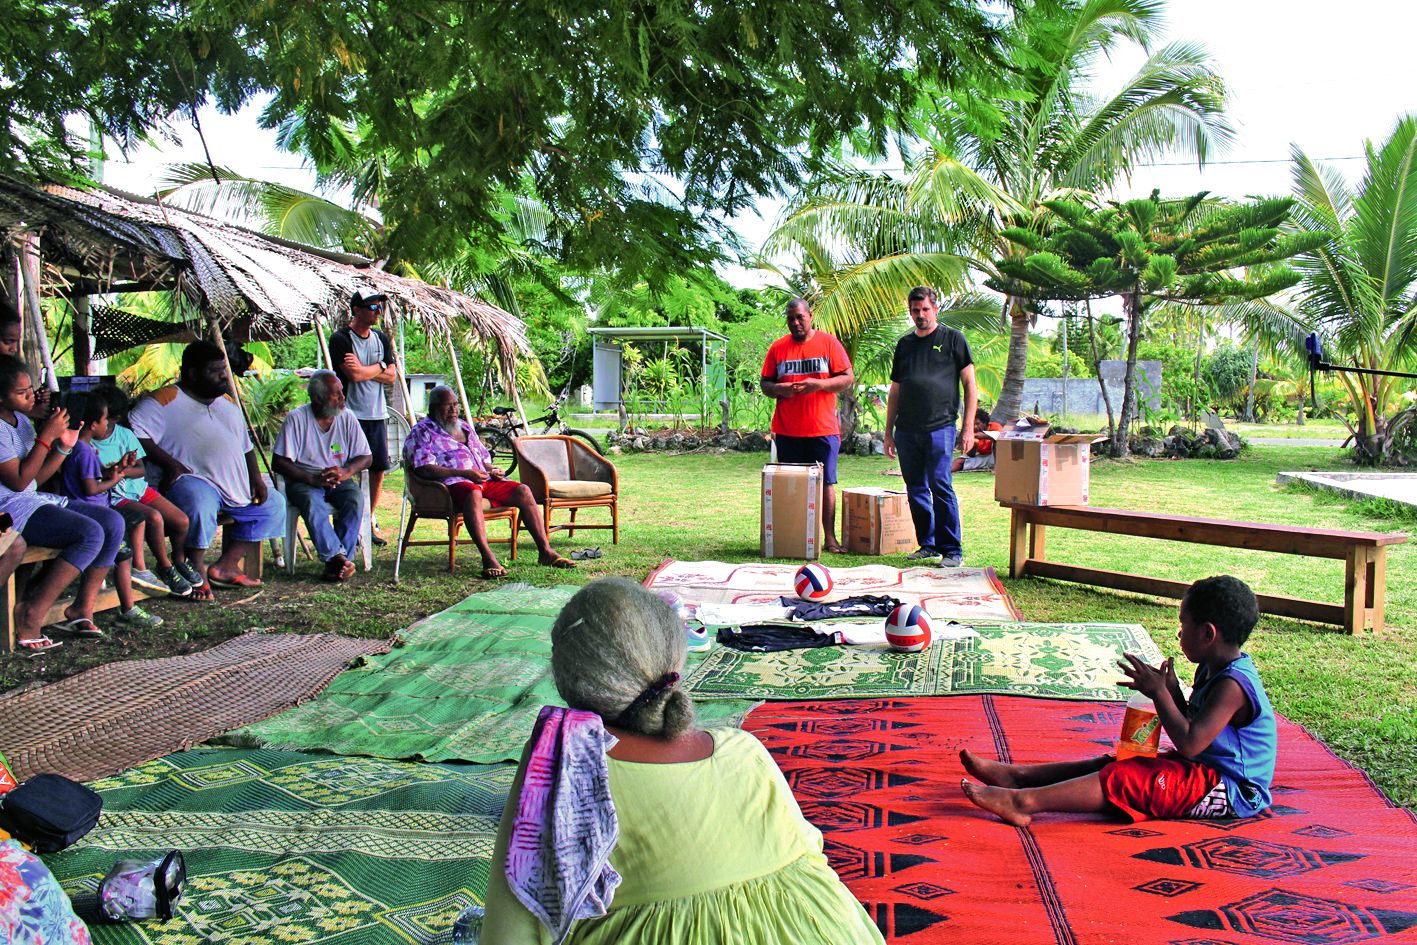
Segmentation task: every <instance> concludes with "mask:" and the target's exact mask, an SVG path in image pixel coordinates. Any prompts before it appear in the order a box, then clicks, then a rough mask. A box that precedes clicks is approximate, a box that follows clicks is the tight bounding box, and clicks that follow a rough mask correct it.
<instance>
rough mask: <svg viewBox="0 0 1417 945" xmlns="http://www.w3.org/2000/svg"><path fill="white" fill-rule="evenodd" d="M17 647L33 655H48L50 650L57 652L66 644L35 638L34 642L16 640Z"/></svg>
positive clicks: (46, 638) (44, 638)
mask: <svg viewBox="0 0 1417 945" xmlns="http://www.w3.org/2000/svg"><path fill="white" fill-rule="evenodd" d="M15 645H16V646H18V647H19V648H20V649H22V650H29V651H30V652H31V653H48V652H49V651H50V650H57V649H59V648H60V647H61V646H63V645H64V644H63V643H61V642H59V641H58V640H51V639H49V637H35V638H34V639H33V640H16V641H15Z"/></svg>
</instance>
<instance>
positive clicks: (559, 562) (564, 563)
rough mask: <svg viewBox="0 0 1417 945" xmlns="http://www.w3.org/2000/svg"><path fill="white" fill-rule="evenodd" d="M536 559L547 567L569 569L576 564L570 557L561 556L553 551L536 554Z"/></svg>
mask: <svg viewBox="0 0 1417 945" xmlns="http://www.w3.org/2000/svg"><path fill="white" fill-rule="evenodd" d="M536 560H537V561H539V562H541V563H542V564H544V565H545V566H546V567H548V568H563V569H570V568H574V567H575V566H576V563H575V562H574V561H572V560H571V559H570V558H563V557H561V556H560V555H558V554H557V553H556V552H554V551H543V552H541V553H540V554H539V555H537V558H536Z"/></svg>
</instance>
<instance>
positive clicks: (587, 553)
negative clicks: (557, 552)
mask: <svg viewBox="0 0 1417 945" xmlns="http://www.w3.org/2000/svg"><path fill="white" fill-rule="evenodd" d="M601 555H602V552H601V550H600V549H599V548H582V549H581V550H580V551H573V552H571V560H572V561H589V560H591V559H592V558H599V557H601ZM553 567H554V565H553Z"/></svg>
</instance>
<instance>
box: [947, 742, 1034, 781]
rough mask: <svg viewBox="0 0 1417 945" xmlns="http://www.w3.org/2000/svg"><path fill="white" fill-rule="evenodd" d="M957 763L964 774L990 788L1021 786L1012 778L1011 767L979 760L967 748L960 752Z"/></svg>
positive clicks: (1001, 763) (987, 760) (985, 759)
mask: <svg viewBox="0 0 1417 945" xmlns="http://www.w3.org/2000/svg"><path fill="white" fill-rule="evenodd" d="M959 763H960V764H962V765H964V770H965V771H966V772H968V773H969V774H971V775H973V776H974V777H975V778H977V779H979V780H980V781H983V782H984V783H985V784H988V785H990V786H991V787H1002V788H1016V787H1022V786H1023V785H1021V784H1019V783H1018V780H1017V779H1016V778H1015V777H1014V772H1013V765H1008V764H1004V763H1003V762H1002V761H990V760H989V759H988V758H980V757H979V756H978V755H976V754H975V753H974V752H972V751H970V750H969V749H968V748H965V749H963V750H961V751H960V753H959Z"/></svg>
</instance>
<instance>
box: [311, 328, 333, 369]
mask: <svg viewBox="0 0 1417 945" xmlns="http://www.w3.org/2000/svg"><path fill="white" fill-rule="evenodd" d="M315 340H316V343H317V344H318V345H319V346H320V354H322V355H324V358H325V367H327V368H329V369H330V370H331V371H333V370H334V369H335V359H334V358H333V357H331V356H330V342H329V339H328V338H326V337H325V323H324V322H323V321H322V320H321V319H320V316H319V315H316V316H315Z"/></svg>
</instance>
